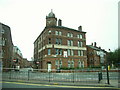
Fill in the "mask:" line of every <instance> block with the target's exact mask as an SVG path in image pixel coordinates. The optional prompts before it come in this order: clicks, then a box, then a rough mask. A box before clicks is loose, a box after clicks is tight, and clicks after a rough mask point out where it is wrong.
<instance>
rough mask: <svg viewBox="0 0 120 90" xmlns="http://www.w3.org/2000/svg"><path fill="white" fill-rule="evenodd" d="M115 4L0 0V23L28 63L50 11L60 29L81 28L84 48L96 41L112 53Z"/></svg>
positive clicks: (93, 0) (115, 32) (74, 0)
mask: <svg viewBox="0 0 120 90" xmlns="http://www.w3.org/2000/svg"><path fill="white" fill-rule="evenodd" d="M118 1H119V0H0V22H1V23H3V24H6V25H8V26H10V27H11V32H12V40H13V44H14V45H15V46H18V48H19V49H20V50H21V52H22V54H23V57H24V58H28V59H29V60H30V59H31V57H33V51H34V44H33V43H34V41H35V39H36V38H37V37H38V35H39V34H40V33H41V32H42V30H43V29H44V27H45V25H46V15H48V14H49V13H50V11H51V9H53V13H55V16H56V17H57V19H62V25H63V26H66V27H69V28H73V29H78V26H80V25H82V27H83V31H85V32H87V33H86V42H87V45H90V44H91V43H92V42H97V46H101V48H103V49H105V50H106V51H108V49H111V50H112V51H114V50H115V49H116V48H118Z"/></svg>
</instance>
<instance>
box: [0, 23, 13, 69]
mask: <svg viewBox="0 0 120 90" xmlns="http://www.w3.org/2000/svg"><path fill="white" fill-rule="evenodd" d="M12 52H13V42H12V35H11V29H10V27H9V26H7V25H5V24H2V23H0V65H2V67H3V68H11V67H12V59H13V57H12V56H13V53H12Z"/></svg>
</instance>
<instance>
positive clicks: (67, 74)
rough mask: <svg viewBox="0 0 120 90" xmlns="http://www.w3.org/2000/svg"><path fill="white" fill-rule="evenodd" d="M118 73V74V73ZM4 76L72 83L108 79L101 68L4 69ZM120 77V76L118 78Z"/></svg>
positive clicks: (6, 77)
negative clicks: (59, 69) (58, 69)
mask: <svg viewBox="0 0 120 90" xmlns="http://www.w3.org/2000/svg"><path fill="white" fill-rule="evenodd" d="M116 75H117V74H116ZM2 78H3V80H4V79H16V80H28V81H31V80H34V81H47V82H71V83H77V82H78V83H79V82H84V83H100V81H101V80H102V79H106V72H103V73H102V72H100V71H99V70H89V71H87V70H61V71H57V70H52V71H50V72H48V71H47V70H40V69H34V70H26V71H24V70H19V71H17V70H14V69H3V72H2ZM116 79H118V78H116Z"/></svg>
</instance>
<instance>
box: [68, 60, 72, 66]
mask: <svg viewBox="0 0 120 90" xmlns="http://www.w3.org/2000/svg"><path fill="white" fill-rule="evenodd" d="M70 66H71V65H70V60H68V68H70Z"/></svg>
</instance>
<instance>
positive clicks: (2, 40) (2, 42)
mask: <svg viewBox="0 0 120 90" xmlns="http://www.w3.org/2000/svg"><path fill="white" fill-rule="evenodd" d="M0 46H5V39H4V38H2V37H0Z"/></svg>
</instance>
